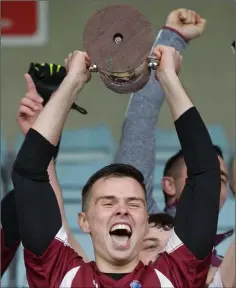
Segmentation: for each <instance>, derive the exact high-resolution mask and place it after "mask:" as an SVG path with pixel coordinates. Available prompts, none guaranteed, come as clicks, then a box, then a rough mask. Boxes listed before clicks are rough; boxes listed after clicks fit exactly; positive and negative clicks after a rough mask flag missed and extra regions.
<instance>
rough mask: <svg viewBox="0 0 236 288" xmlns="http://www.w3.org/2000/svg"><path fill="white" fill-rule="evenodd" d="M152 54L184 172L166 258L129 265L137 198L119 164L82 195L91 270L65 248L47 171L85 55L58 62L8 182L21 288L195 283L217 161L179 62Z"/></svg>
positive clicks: (205, 257) (204, 262) (210, 222)
mask: <svg viewBox="0 0 236 288" xmlns="http://www.w3.org/2000/svg"><path fill="white" fill-rule="evenodd" d="M200 21H201V19H199V22H200ZM154 54H155V56H156V57H157V58H158V59H159V60H160V65H159V68H158V70H157V73H156V77H157V78H158V79H159V81H160V83H161V86H162V88H163V90H164V92H165V94H166V98H167V102H168V105H169V108H170V111H171V114H172V117H173V120H174V121H175V126H176V130H177V133H178V136H179V139H180V142H181V145H182V149H183V153H184V157H185V161H186V165H187V169H188V180H187V183H186V186H185V188H184V189H185V191H184V192H183V194H182V196H181V199H180V202H179V207H178V210H177V215H176V220H175V221H176V222H175V229H174V232H173V234H172V235H171V237H170V240H169V242H168V244H167V249H166V252H165V253H163V254H161V256H160V257H159V259H158V260H157V261H156V262H155V263H154V264H153V266H144V265H143V264H141V263H139V260H138V254H139V251H140V249H141V245H142V241H143V239H144V236H145V234H146V231H147V211H146V200H145V192H146V191H145V186H144V183H143V177H142V174H140V172H139V171H137V170H136V169H135V168H133V167H131V166H129V165H124V164H123V165H122V164H113V165H110V166H108V167H105V168H103V169H101V170H100V171H98V172H97V173H95V174H94V175H93V176H92V177H91V178H90V179H89V181H88V182H87V184H86V185H85V186H84V189H83V205H82V206H83V212H82V213H80V217H79V220H80V225H81V228H82V229H83V230H84V232H87V233H90V235H91V237H92V240H93V245H94V251H95V260H96V263H87V264H85V263H84V262H83V260H82V259H81V258H80V257H78V255H77V254H76V253H75V252H74V250H73V249H71V248H70V247H69V246H68V245H67V234H66V232H65V229H64V228H63V226H62V221H61V215H60V210H59V207H58V204H57V200H56V197H55V194H54V193H53V190H52V187H51V186H50V184H49V179H48V175H47V167H48V165H49V163H50V161H51V159H52V156H53V153H54V149H55V146H56V145H57V142H58V139H59V137H60V134H61V131H62V129H63V125H64V122H65V120H66V117H67V115H68V113H69V110H70V107H71V105H72V103H73V102H74V100H75V97H76V92H78V91H80V90H81V89H82V88H83V86H84V84H85V83H86V82H87V81H88V80H89V79H90V73H89V70H88V67H89V65H90V61H89V58H88V56H87V55H86V53H84V52H80V51H75V52H74V53H73V54H71V55H69V57H68V59H67V61H66V62H67V68H68V74H67V76H66V78H65V79H64V81H63V82H62V84H61V85H60V87H59V89H58V90H57V91H56V92H55V94H54V95H53V96H52V98H51V99H50V101H49V102H48V104H47V105H46V107H45V108H44V109H43V111H42V112H41V113H40V115H39V116H38V118H37V119H36V121H35V123H34V124H33V126H32V129H30V131H29V133H28V134H27V136H26V139H25V141H24V143H23V145H22V148H21V150H20V152H19V154H18V157H17V159H16V161H15V164H14V170H13V174H12V177H13V183H14V187H15V191H16V207H17V213H18V222H19V231H20V236H21V239H22V243H23V245H24V248H25V261H26V268H27V278H28V281H29V284H30V286H36V287H86V286H87V287H93V286H95V287H102V286H103V287H107V286H110V287H111V286H112V287H130V285H131V284H132V283H137V282H138V283H140V286H142V287H150V285H151V286H155V287H202V286H203V285H204V283H205V279H206V275H207V272H208V268H209V263H210V256H211V251H212V247H213V244H214V238H215V234H216V226H217V217H218V210H219V208H218V206H219V205H218V203H219V195H220V169H219V162H218V158H217V154H216V152H215V149H214V147H213V145H212V143H211V140H210V137H209V134H208V132H207V129H206V127H205V125H204V123H203V122H202V120H201V117H200V116H199V114H198V112H197V110H196V108H195V107H194V106H193V104H192V102H191V100H190V99H189V97H188V96H187V94H186V92H185V91H184V89H183V87H182V85H181V82H180V80H179V78H178V76H177V73H178V71H179V69H180V66H181V56H180V54H179V53H178V52H176V50H175V49H173V48H170V47H167V46H157V47H156V49H155V51H154ZM35 151H37V153H35ZM78 176H79V175H78ZM206 195H207V200H206V199H205V198H206ZM203 200H204V202H203ZM209 206H210V207H211V209H210V211H209ZM202 221H205V225H204V226H202ZM132 285H133V284H132Z"/></svg>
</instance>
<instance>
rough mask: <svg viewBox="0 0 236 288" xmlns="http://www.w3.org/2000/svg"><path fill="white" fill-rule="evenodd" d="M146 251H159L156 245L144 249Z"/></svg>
mask: <svg viewBox="0 0 236 288" xmlns="http://www.w3.org/2000/svg"><path fill="white" fill-rule="evenodd" d="M144 250H146V251H149V252H151V251H155V250H157V246H156V245H151V246H147V247H145V248H144Z"/></svg>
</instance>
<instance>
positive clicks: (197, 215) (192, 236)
mask: <svg viewBox="0 0 236 288" xmlns="http://www.w3.org/2000/svg"><path fill="white" fill-rule="evenodd" d="M175 126H176V131H177V133H178V137H179V140H180V143H181V146H182V149H183V154H184V159H185V163H186V166H187V174H188V178H187V180H186V185H185V187H184V191H183V193H182V195H181V197H180V201H179V204H178V206H177V211H176V219H175V232H176V234H177V235H178V237H179V238H180V239H181V241H182V242H183V243H184V244H185V246H186V247H187V248H188V249H189V250H190V251H191V252H192V253H193V254H194V255H195V257H196V258H197V259H199V260H201V259H204V258H205V257H207V256H208V255H209V254H210V253H211V251H212V248H213V246H214V242H215V236H216V231H217V222H218V213H219V201H220V189H221V180H220V179H221V178H220V164H219V161H218V157H217V153H216V150H215V148H214V146H213V144H212V142H211V138H210V136H209V133H208V131H207V128H206V126H205V124H204V122H203V121H202V119H201V116H200V115H199V113H198V111H197V110H196V108H195V107H193V108H190V109H189V110H188V111H186V112H185V113H184V114H183V115H181V117H180V118H179V119H178V120H177V121H176V122H175Z"/></svg>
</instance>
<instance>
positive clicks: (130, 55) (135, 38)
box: [83, 5, 153, 73]
mask: <svg viewBox="0 0 236 288" xmlns="http://www.w3.org/2000/svg"><path fill="white" fill-rule="evenodd" d="M83 41H84V49H85V51H86V52H87V53H88V55H89V57H90V58H91V61H92V63H93V64H95V65H97V67H98V69H99V70H100V69H101V70H106V71H107V72H111V73H114V72H116V73H122V72H126V71H130V70H132V69H135V68H136V67H138V66H139V65H141V64H142V63H143V62H144V61H145V60H146V59H147V57H148V55H149V53H150V51H151V48H152V43H153V36H152V27H151V24H150V23H149V21H148V20H147V19H146V18H145V17H144V16H143V15H142V14H141V13H140V12H139V11H138V10H136V9H135V8H133V7H130V6H127V5H117V6H115V5H113V6H107V7H105V8H104V9H103V10H99V11H97V12H96V13H95V14H94V15H93V16H92V17H91V18H90V19H89V20H88V22H87V25H86V27H85V29H84V35H83Z"/></svg>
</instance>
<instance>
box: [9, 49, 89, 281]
mask: <svg viewBox="0 0 236 288" xmlns="http://www.w3.org/2000/svg"><path fill="white" fill-rule="evenodd" d="M89 64H90V63H89V60H88V59H87V56H86V54H85V53H83V52H79V51H76V52H74V53H73V55H71V56H69V59H68V74H67V76H66V78H65V79H64V81H63V82H62V84H61V85H60V87H59V89H58V90H57V91H56V92H55V94H54V95H53V96H52V97H51V99H50V100H49V102H48V103H47V105H46V106H45V108H44V109H43V110H42V111H41V113H40V114H39V116H38V117H37V119H36V120H35V122H34V124H33V126H32V128H31V129H30V130H29V132H28V134H27V135H26V138H25V141H24V143H23V145H22V147H21V149H20V151H19V153H18V156H17V159H16V161H15V163H14V168H13V172H12V180H13V184H14V188H15V191H16V209H17V216H18V224H19V232H20V237H21V239H22V243H23V246H24V248H25V263H26V269H27V279H28V281H29V284H30V285H31V286H32V287H58V286H60V285H62V286H63V285H65V282H64V281H65V280H66V279H65V278H66V277H65V276H66V273H68V272H69V271H71V269H74V270H73V271H78V269H79V268H80V266H81V265H82V264H83V261H82V259H81V258H80V257H79V256H78V255H77V253H75V251H74V250H73V249H72V248H71V247H70V246H69V244H68V235H67V233H66V231H65V229H64V227H63V226H62V219H61V214H60V209H59V206H58V202H57V199H56V196H55V193H54V191H53V189H52V186H51V185H50V184H49V176H48V173H47V168H48V165H49V163H50V161H51V159H52V157H53V155H54V153H55V145H57V142H58V139H59V137H60V135H61V132H62V128H63V125H64V122H65V120H66V118H67V115H68V113H69V110H70V107H71V105H72V103H73V102H74V101H75V98H76V92H78V91H80V90H81V89H82V87H83V86H84V84H85V82H86V81H88V80H89V77H90V73H89V71H88V67H89ZM39 268H40V269H39ZM64 277H65V278H64Z"/></svg>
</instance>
